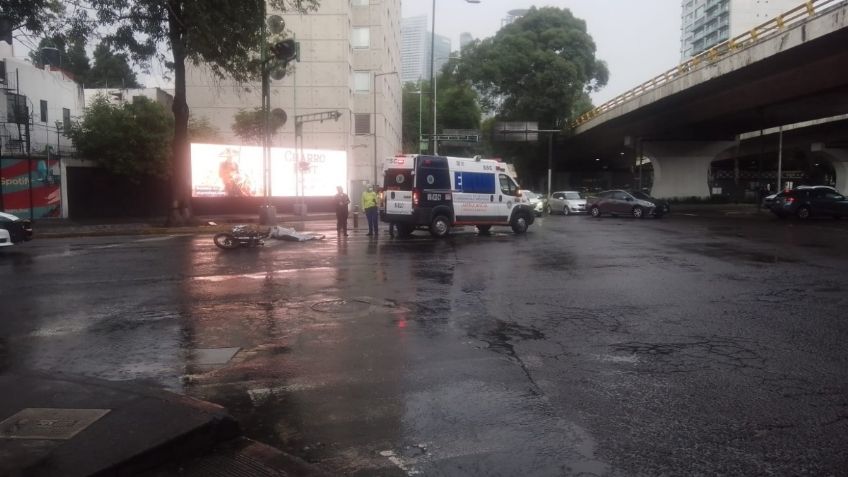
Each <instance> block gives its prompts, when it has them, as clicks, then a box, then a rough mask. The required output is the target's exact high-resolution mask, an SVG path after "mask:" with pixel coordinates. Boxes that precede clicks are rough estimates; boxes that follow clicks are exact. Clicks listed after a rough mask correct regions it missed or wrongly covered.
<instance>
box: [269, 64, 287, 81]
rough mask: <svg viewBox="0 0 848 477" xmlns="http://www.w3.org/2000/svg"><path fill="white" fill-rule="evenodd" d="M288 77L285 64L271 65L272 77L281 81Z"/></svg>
mask: <svg viewBox="0 0 848 477" xmlns="http://www.w3.org/2000/svg"><path fill="white" fill-rule="evenodd" d="M285 77H286V67H285V66H283V65H274V66H272V67H271V78H273V79H275V80H277V81H279V80H281V79H283V78H285Z"/></svg>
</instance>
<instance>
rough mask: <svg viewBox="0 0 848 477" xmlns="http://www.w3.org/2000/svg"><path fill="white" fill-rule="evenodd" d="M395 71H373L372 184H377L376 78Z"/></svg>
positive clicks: (395, 72) (392, 73) (394, 73)
mask: <svg viewBox="0 0 848 477" xmlns="http://www.w3.org/2000/svg"><path fill="white" fill-rule="evenodd" d="M396 74H398V72H397V71H389V72H387V73H377V72H376V71H375V72H374V182H372V184H374V185H375V186H376V185H377V78H378V77H380V76H387V75H396Z"/></svg>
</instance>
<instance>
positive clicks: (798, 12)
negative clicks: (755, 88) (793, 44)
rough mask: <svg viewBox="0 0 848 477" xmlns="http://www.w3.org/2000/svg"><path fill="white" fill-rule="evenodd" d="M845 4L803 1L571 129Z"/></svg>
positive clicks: (599, 109)
mask: <svg viewBox="0 0 848 477" xmlns="http://www.w3.org/2000/svg"><path fill="white" fill-rule="evenodd" d="M846 4H848V0H809V1H807V2H804V3H803V4H801V5H799V6H797V7H795V8H793V9H791V10H789V11H787V12H785V13H783V14H781V15H778V16H776V17H774V18H772V19H771V20H769V21H767V22H765V23H763V24H762V25H758V26H756V27H754V28H752V29H751V30H749V31H747V32H745V33H743V34H742V35H739V36H737V37H735V38H731V39H729V40H726V41H724V42H722V43H719V44H717V45H715V46H713V47H712V48H710V49H708V50H705V51H703V52H701V53H699V54H697V55H695V56H693V57H692V58H691V59H689V60H688V61H686V62H684V63H681V64H680V65H678V66H675V67H674V68H672V69H670V70H668V71H666V72H664V73H662V74H660V75H658V76H656V77H654V78H651V79H650V80H648V81H646V82H644V83H642V84H640V85H639V86H637V87H635V88H633V89H631V90H629V91H627V92H625V93H623V94H620V95H618V96H616V97H615V98H613V99H611V100H609V101H607V102H606V103H604V104H602V105H600V106H598V107H596V108H594V109H591V110H589V111H587V112H585V113H583V114H581V115H580V116H578V117H577V119H575V120H573V121H572V122H571V127H572V129H574V128H577V127H579V126H582V125H583V124H586V123H587V122H589V121H591V120H592V119H594V118H596V117H598V116H600V115H601V114H603V113H605V112H607V111H609V110H611V109H613V108H615V107H617V106H620V105H622V104H624V103H625V102H627V101H630V100H631V99H633V98H636V97H637V96H641V95H643V94H645V93H647V92H649V91H652V90H654V89H657V88H659V87H660V86H663V85H665V84H667V83H669V82H670V81H671V80H673V79H675V78H677V77H678V76H680V75H682V74H685V73H688V72H690V71H693V70H695V69H696V68H698V67H701V66H704V65H707V64H712V63H714V62H715V61H717V60H718V59H720V58H722V57H724V56H725V55H727V54H730V53H733V52H735V51H738V50H740V49H742V48H747V47H749V46H751V45H753V44H755V43H758V42H760V41H762V40H764V39H766V38H770V37H772V36H774V35H776V34H778V33H780V32H782V31H784V30H785V29H786V28H787V27H790V26H795V25H798V24H800V23H804V22H806V21H808V20H809V19H810V18H812V17H814V16H816V15H818V14H821V13H823V12H826V11H828V10H830V9H832V8H835V7H837V6H841V5H846Z"/></svg>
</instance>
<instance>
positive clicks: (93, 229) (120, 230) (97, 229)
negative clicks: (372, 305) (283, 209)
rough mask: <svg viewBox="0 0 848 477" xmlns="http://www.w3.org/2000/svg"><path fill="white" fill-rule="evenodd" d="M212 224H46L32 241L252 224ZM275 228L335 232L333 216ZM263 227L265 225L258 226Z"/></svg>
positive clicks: (293, 220) (190, 232) (173, 232)
mask: <svg viewBox="0 0 848 477" xmlns="http://www.w3.org/2000/svg"><path fill="white" fill-rule="evenodd" d="M203 221H204V222H213V223H215V225H194V226H185V227H163V226H158V225H153V224H150V223H135V224H132V223H131V224H126V223H111V224H110V223H104V224H92V225H82V224H50V223H46V224H45V223H41V224H39V223H36V224H35V225H34V227H33V229H34V234H33V238H34V239H53V238H71V237H113V236H122V235H123V236H126V235H180V234H185V235H204V234H209V235H211V234H215V233H219V232H228V231H229V230H230V229H231V228H232V226H233V225H237V224H253V225H256V224H255V221H254V222H251V221H249V220H238V219H237V218H236V219H233V218H232V217H225V218H222V219H209V220H206V219H204V220H203ZM277 225H280V226H283V227H289V228H294V229H296V230H298V231H303V230H307V231H318V230H335V227H336V222H335V216H328V215H316V216H309V217H305V218H299V217H298V218H291V217H285V218H284V219H281V220H278V222H277ZM258 227H265V226H258Z"/></svg>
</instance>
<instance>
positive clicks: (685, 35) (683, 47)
mask: <svg viewBox="0 0 848 477" xmlns="http://www.w3.org/2000/svg"><path fill="white" fill-rule="evenodd" d="M800 3H801V2H799V1H798V0H682V4H681V5H682V22H681V35H680V57H681V60H683V61H685V60H687V59H689V58H691V57H693V56H695V55H697V54H699V53H701V52H703V51H706V50H709V49H710V48H712V47H713V46H715V45H718V44H719V43H722V42H724V41H727V40H729V39H731V38H734V37H736V36H739V35H741V34H742V33H744V32H745V31H748V30H750V29H752V28H754V27H756V26H757V25H761V24H763V23H765V22H767V21H768V20H770V19H772V18H774V17H776V16H778V15H780V14H781V13H784V12H786V11H788V10H791V9H792V8H794V7H797V6H798V5H800Z"/></svg>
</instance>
